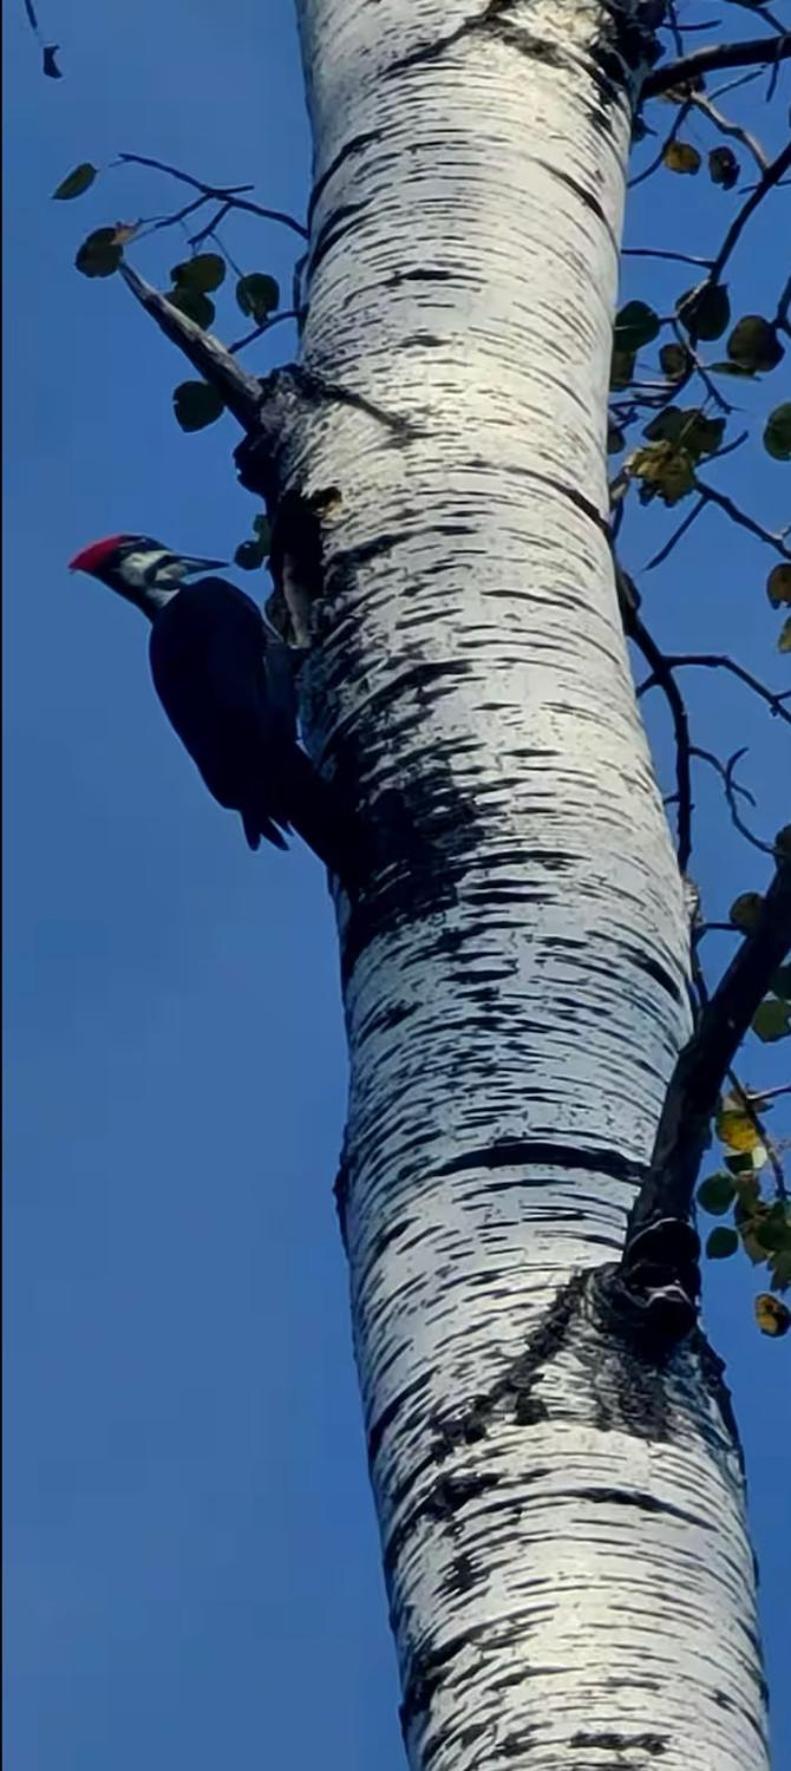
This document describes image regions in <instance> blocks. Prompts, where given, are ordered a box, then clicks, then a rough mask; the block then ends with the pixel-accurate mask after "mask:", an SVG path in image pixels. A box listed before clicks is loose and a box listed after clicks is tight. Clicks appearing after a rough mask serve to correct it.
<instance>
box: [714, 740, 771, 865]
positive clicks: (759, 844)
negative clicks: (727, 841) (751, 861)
mask: <svg viewBox="0 0 791 1771" xmlns="http://www.w3.org/2000/svg"><path fill="white" fill-rule="evenodd" d="M746 755H747V746H746V744H743V745H742V748H741V750H735V751H734V753H733V756H731V757H729V759H728V761H727V763H726V764H725V770H724V773H723V785H724V787H725V797H726V799H727V801H728V810H729V812H730V814H731V820H732V823H733V825H734V827H735V829H736V830H738V832H739V835H740V836H743V837H744V839H745V841H746V842H749V843H751V844H752V847H753V848H754V849H760V850H761V852H762V854H764V855H773V854H774V852H775V845H774V843H771V842H764V841H763V840H762V838H761V837H760V836H755V834H754V833H753V831H752V830H751V829H750V827H749V825H748V824H745V822H744V820H743V818H742V816H741V813H740V811H739V808H738V806H737V804H736V794H737V792H743V789H742V788H737V787H736V785H735V783H734V780H733V771H734V769H735V767H736V764H737V763H739V762H741V760H742V757H743V756H746Z"/></svg>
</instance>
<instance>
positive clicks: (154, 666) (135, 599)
mask: <svg viewBox="0 0 791 1771" xmlns="http://www.w3.org/2000/svg"><path fill="white" fill-rule="evenodd" d="M69 564H70V569H71V570H72V571H73V572H87V573H89V574H90V576H91V577H92V578H98V579H100V581H101V583H102V584H107V585H109V587H110V589H111V590H115V591H117V592H118V594H119V596H122V597H125V598H126V600H127V601H128V602H130V603H134V604H135V606H136V607H137V608H138V609H142V611H143V614H144V615H147V616H148V618H149V620H150V621H151V637H150V642H149V658H150V661H151V673H152V676H153V678H154V687H155V689H156V691H157V694H158V696H159V699H160V701H161V702H162V706H163V707H164V709H165V712H166V714H167V716H168V718H169V720H170V722H171V725H172V726H173V727H174V728H175V730H176V732H177V733H178V735H179V737H180V739H181V741H182V743H183V744H184V745H185V746H186V749H187V750H188V751H189V754H190V756H191V757H192V759H193V762H195V763H197V766H198V769H199V770H200V773H201V775H202V776H203V779H204V781H205V783H206V786H207V787H208V789H209V792H210V793H212V794H213V795H214V798H215V799H217V800H219V802H220V805H221V806H226V807H228V808H230V809H231V810H233V811H236V812H239V813H240V815H241V819H242V824H243V826H244V833H245V836H246V838H247V841H248V843H249V845H250V847H251V849H257V848H258V846H259V843H260V841H261V837H262V836H264V837H266V838H267V840H268V841H269V842H271V843H274V845H275V847H276V848H279V849H285V848H287V846H288V845H287V843H286V841H285V839H284V837H283V834H282V832H283V831H284V830H288V829H289V827H290V826H293V828H294V829H295V830H296V831H298V832H299V835H300V836H302V837H304V840H305V841H306V842H307V843H308V844H309V845H310V847H311V848H312V849H313V850H314V851H315V853H316V854H317V855H319V856H320V858H321V860H322V861H324V862H325V864H326V865H327V866H328V867H329V868H330V869H331V871H332V872H333V873H336V874H338V876H339V877H340V878H341V880H342V881H344V883H347V882H348V880H349V879H350V877H353V876H354V875H355V874H356V872H357V868H356V866H355V864H354V863H355V830H354V828H353V826H352V823H351V820H350V818H349V815H348V813H347V812H345V811H344V809H343V808H341V807H339V806H338V803H337V799H336V796H335V793H334V791H333V789H332V787H331V786H330V784H329V783H328V782H327V781H325V780H323V779H322V777H321V776H320V775H319V774H318V772H317V771H316V769H315V768H314V767H313V764H312V763H311V761H310V759H309V757H308V756H306V754H305V752H304V750H301V749H300V746H299V744H298V742H297V723H296V696H295V693H294V683H293V674H292V662H291V658H290V655H289V649H288V647H287V646H284V645H283V644H282V643H281V641H280V640H278V639H277V638H276V637H275V635H274V634H273V633H272V631H271V629H269V628H268V627H267V626H266V624H265V622H264V619H263V616H262V615H261V612H260V610H259V609H258V608H257V607H256V604H255V603H254V602H252V601H251V599H250V597H249V596H246V595H245V593H244V591H243V590H238V589H237V587H236V585H234V584H228V583H226V581H225V579H223V578H199V579H198V582H197V583H195V584H187V583H186V582H185V581H186V580H187V579H189V578H193V577H194V576H195V575H196V574H197V573H198V572H202V571H204V570H206V569H207V568H211V567H212V566H221V565H224V564H225V561H223V560H201V559H192V558H191V557H189V556H188V555H186V554H178V553H171V551H170V549H169V548H167V547H163V545H162V543H161V542H159V541H153V540H152V539H151V537H150V536H148V535H110V536H107V537H106V538H105V539H104V540H103V541H94V542H93V543H92V544H91V546H90V547H86V548H83V550H82V552H81V553H78V554H75V556H74V559H73V560H71V561H70V562H69Z"/></svg>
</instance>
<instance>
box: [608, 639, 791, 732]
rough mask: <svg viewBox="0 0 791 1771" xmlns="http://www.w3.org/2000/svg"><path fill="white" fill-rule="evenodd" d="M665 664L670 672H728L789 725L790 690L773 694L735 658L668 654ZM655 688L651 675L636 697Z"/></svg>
mask: <svg viewBox="0 0 791 1771" xmlns="http://www.w3.org/2000/svg"><path fill="white" fill-rule="evenodd" d="M665 663H666V664H667V665H668V667H669V669H670V670H686V669H687V667H688V666H697V667H699V668H701V669H703V670H728V671H730V672H731V675H732V676H737V677H738V678H739V681H740V682H742V683H744V684H745V685H746V687H747V688H748V689H752V691H753V693H754V694H755V695H759V696H760V698H761V700H762V701H765V702H766V704H767V706H768V707H769V708H770V709H771V711H772V713H774V714H777V715H779V717H780V719H782V720H787V722H788V724H789V725H791V712H789V709H788V708H787V707H786V706H785V702H786V701H788V700H791V689H783V690H781V691H780V692H779V693H775V691H774V690H772V689H768V688H767V687H766V684H765V683H762V682H761V681H760V680H759V678H758V677H757V676H753V674H752V672H751V671H749V670H745V668H744V666H743V665H742V664H737V663H736V660H735V658H728V657H726V656H725V654H724V653H714V652H683V653H682V652H679V653H673V652H669V653H667V654H666V656H665ZM655 686H656V676H655V675H652V676H650V677H648V678H647V680H646V681H645V682H644V683H641V684H640V688H639V689H638V691H637V693H638V696H639V695H644V694H645V693H646V691H647V690H648V689H653V688H654V687H655Z"/></svg>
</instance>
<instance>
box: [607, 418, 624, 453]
mask: <svg viewBox="0 0 791 1771" xmlns="http://www.w3.org/2000/svg"><path fill="white" fill-rule="evenodd" d="M625 448H626V437H625V436H624V433H623V431H622V430H621V427H620V425H619V424H613V421H612V419H611V418H610V419H608V421H607V454H608V455H620V453H621V450H622V449H625Z"/></svg>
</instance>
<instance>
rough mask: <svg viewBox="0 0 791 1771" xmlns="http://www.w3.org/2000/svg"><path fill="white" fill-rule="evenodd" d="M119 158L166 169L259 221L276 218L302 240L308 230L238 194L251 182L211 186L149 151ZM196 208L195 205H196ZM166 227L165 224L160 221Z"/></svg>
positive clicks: (279, 211) (209, 196) (131, 163)
mask: <svg viewBox="0 0 791 1771" xmlns="http://www.w3.org/2000/svg"><path fill="white" fill-rule="evenodd" d="M118 159H119V161H120V162H121V163H122V164H123V165H128V166H149V167H151V168H152V170H153V171H155V172H165V173H167V175H168V177H170V178H176V179H178V181H179V183H180V184H187V185H189V186H190V187H191V189H192V190H193V191H200V192H201V193H202V195H203V197H204V198H207V199H212V198H213V199H214V200H215V201H216V202H218V203H228V205H229V206H230V208H231V209H243V210H245V211H246V212H247V214H249V215H258V216H260V218H261V220H262V221H277V222H280V224H281V226H283V227H285V228H291V230H292V232H293V233H295V234H299V237H300V239H301V240H307V238H308V230H307V228H306V227H303V225H302V222H301V221H297V220H296V219H295V217H294V216H293V215H287V214H286V213H285V211H284V210H282V209H265V208H264V207H263V205H262V204H261V203H252V202H250V199H249V198H248V197H245V196H243V195H242V194H241V193H242V192H244V191H252V190H254V189H255V186H254V185H251V184H236V185H214V184H205V183H204V182H203V180H202V179H200V178H193V176H192V174H191V173H190V172H181V171H180V170H179V168H178V167H177V166H170V165H168V163H167V161H165V160H152V159H151V158H150V156H149V155H148V154H119V155H118ZM196 207H197V205H196ZM161 225H162V226H165V225H166V223H164V222H163V223H162V224H161Z"/></svg>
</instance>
